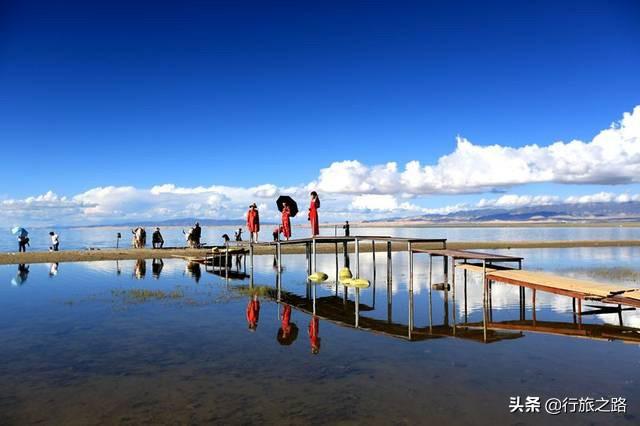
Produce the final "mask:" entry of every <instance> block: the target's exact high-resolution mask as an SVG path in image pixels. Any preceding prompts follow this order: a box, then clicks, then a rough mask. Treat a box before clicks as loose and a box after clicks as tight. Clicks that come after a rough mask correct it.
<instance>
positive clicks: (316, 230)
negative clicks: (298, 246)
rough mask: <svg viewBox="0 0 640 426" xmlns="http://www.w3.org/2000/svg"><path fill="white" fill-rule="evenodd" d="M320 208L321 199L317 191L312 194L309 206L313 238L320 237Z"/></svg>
mask: <svg viewBox="0 0 640 426" xmlns="http://www.w3.org/2000/svg"><path fill="white" fill-rule="evenodd" d="M319 208H320V198H318V193H317V192H316V191H312V192H311V204H310V205H309V221H310V222H311V236H312V237H315V236H316V235H320V223H319V222H318V209H319Z"/></svg>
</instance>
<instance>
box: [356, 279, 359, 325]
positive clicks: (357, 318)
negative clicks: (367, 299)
mask: <svg viewBox="0 0 640 426" xmlns="http://www.w3.org/2000/svg"><path fill="white" fill-rule="evenodd" d="M359 322H360V289H359V288H358V287H356V328H358V326H359Z"/></svg>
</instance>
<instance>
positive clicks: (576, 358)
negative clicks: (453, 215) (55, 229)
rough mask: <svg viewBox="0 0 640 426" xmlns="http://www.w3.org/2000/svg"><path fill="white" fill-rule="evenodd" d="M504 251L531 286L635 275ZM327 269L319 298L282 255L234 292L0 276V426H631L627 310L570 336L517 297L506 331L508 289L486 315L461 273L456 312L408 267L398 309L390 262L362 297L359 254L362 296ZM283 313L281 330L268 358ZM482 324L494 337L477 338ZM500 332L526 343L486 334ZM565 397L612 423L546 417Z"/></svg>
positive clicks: (94, 277) (190, 275)
mask: <svg viewBox="0 0 640 426" xmlns="http://www.w3.org/2000/svg"><path fill="white" fill-rule="evenodd" d="M502 252H508V253H510V254H516V255H521V256H524V257H525V267H526V268H529V269H542V270H547V271H555V272H557V273H561V274H564V275H570V276H576V277H587V278H594V279H603V276H606V277H607V279H608V280H609V281H614V282H619V283H621V284H622V285H626V286H634V285H635V286H637V281H638V277H639V276H640V267H638V263H637V259H638V258H639V257H640V249H638V248H604V249H603V248H588V249H544V250H540V249H527V250H512V251H502ZM335 262H336V258H335V256H334V255H318V269H319V270H323V271H325V272H327V273H328V274H329V281H327V282H326V283H325V284H322V285H318V286H315V287H311V286H310V285H308V284H307V281H306V279H305V278H306V275H307V273H306V260H305V257H304V255H286V256H284V260H283V265H284V269H283V271H282V273H281V274H280V276H279V278H278V274H277V268H275V269H274V267H273V258H272V257H271V256H256V257H255V262H254V269H253V271H251V268H250V265H247V270H246V273H247V274H251V273H252V272H253V273H252V274H251V277H245V278H244V279H241V278H242V277H243V273H242V272H243V271H242V269H243V268H242V266H240V269H241V271H240V272H233V273H232V274H231V275H230V276H229V279H226V278H225V276H224V275H225V274H224V273H223V276H219V275H216V274H214V273H212V272H209V271H207V270H206V268H205V267H204V266H199V265H187V264H186V263H185V262H184V261H182V260H164V262H163V263H162V264H160V262H159V261H156V262H155V263H154V262H153V261H151V260H147V261H137V262H136V261H121V262H115V261H109V262H90V263H61V264H59V265H49V264H34V265H29V266H27V265H24V266H18V265H5V266H0V335H2V337H3V339H2V344H1V345H0V359H1V360H2V363H0V424H3V425H12V424H16V425H24V424H34V423H44V424H65V425H73V424H78V425H89V424H104V423H109V424H114V423H123V424H147V423H150V424H196V423H216V424H248V423H269V424H272V423H277V424H283V423H284V424H320V423H322V424H324V423H339V424H363V423H367V424H369V423H370V424H426V423H436V424H437V423H446V424H465V425H467V424H493V425H495V424H541V423H544V424H547V423H548V424H607V425H609V424H625V425H631V424H638V423H639V422H640V386H638V385H639V383H640V345H639V344H638V342H639V341H640V334H638V330H637V328H640V315H639V314H638V313H637V312H636V311H624V312H622V314H621V315H619V314H618V313H603V312H598V311H595V310H596V309H597V308H595V307H591V306H587V305H593V306H596V305H598V304H597V303H595V302H594V303H588V304H586V305H584V306H583V310H585V311H595V312H594V313H593V314H592V315H583V316H582V317H581V324H580V320H576V318H575V316H574V314H573V311H572V304H571V299H569V298H566V297H561V296H554V295H551V294H545V293H541V292H538V295H537V300H536V321H537V322H536V324H535V325H534V324H533V323H532V321H531V320H532V317H533V312H532V308H531V294H530V293H529V292H527V295H526V309H525V312H524V321H520V319H521V311H520V300H519V292H518V289H517V288H516V287H512V286H507V285H504V284H499V283H498V284H494V286H493V290H492V309H491V312H486V311H485V310H484V309H483V304H482V289H481V285H480V280H479V279H478V277H475V276H473V274H469V278H468V282H467V291H466V297H465V292H464V285H463V281H462V273H461V272H462V271H459V272H458V275H457V279H456V283H457V287H456V300H455V302H454V300H453V299H452V292H451V291H449V292H447V293H446V297H445V293H444V292H443V291H436V290H432V291H429V285H428V281H427V280H428V270H427V264H426V259H425V258H424V257H422V256H416V263H415V271H414V284H413V293H412V294H410V293H409V292H408V284H407V283H408V279H407V256H406V254H405V253H400V252H398V253H393V255H392V272H391V275H390V277H391V280H389V281H388V280H387V267H386V259H385V256H378V258H377V262H376V265H375V266H376V267H375V280H374V265H373V262H372V256H371V254H370V253H364V254H362V255H361V259H360V275H361V276H363V277H365V278H367V279H370V280H374V281H373V285H372V286H371V287H369V288H367V289H363V290H360V291H359V293H358V294H357V295H356V294H354V290H353V289H349V290H347V292H346V294H345V288H344V287H343V286H336V285H335V282H334V281H333V280H334V279H335V267H336V263H335ZM338 262H339V266H340V267H342V264H343V258H342V255H340V256H339V260H338ZM354 263H355V259H354V258H353V255H352V256H351V257H350V264H351V266H352V269H353V268H354ZM435 265H436V266H438V267H436V268H434V280H435V281H436V282H440V281H442V279H443V278H442V274H441V263H440V262H437V263H436V264H435ZM278 283H280V286H279V288H280V292H278ZM314 288H315V292H314ZM252 294H257V295H258V299H259V301H260V309H259V316H258V319H257V327H256V329H255V331H251V330H250V328H249V323H248V320H247V306H248V303H249V301H250V299H251V297H252ZM356 297H358V299H359V305H358V317H356V314H355V307H356V304H355V302H354V300H355V298H356ZM278 298H279V299H280V300H279V301H278ZM314 300H315V309H316V317H315V318H317V319H318V323H317V328H316V329H317V330H318V332H317V333H316V332H313V329H314V327H312V333H311V336H310V334H309V326H310V324H312V325H313V324H314V323H315V321H314V314H313V309H314ZM465 300H466V303H465ZM410 301H412V302H413V303H412V304H411V303H410ZM287 305H289V306H292V307H293V309H292V314H291V323H294V324H295V326H290V327H291V328H290V330H289V331H290V333H289V336H288V337H286V338H281V339H280V341H279V328H281V326H282V321H281V318H280V315H281V314H282V313H283V312H284V311H285V309H287V308H286V306H287ZM410 306H411V307H412V308H411V309H410ZM430 306H431V308H430ZM252 312H254V313H255V309H254V310H253V311H252ZM411 312H413V329H410V327H408V323H409V321H410V313H411ZM485 315H486V316H490V317H491V321H492V323H493V325H495V327H496V328H491V329H488V330H487V337H486V339H485V336H484V330H483V327H482V322H483V317H485ZM250 318H251V319H253V318H252V317H250ZM508 321H520V324H522V329H523V330H524V331H523V330H518V329H500V324H508V323H507V322H508ZM454 323H455V324H456V325H457V327H455V328H454V327H453V324H454ZM465 323H466V324H465ZM356 324H357V327H356ZM621 324H622V326H621ZM296 330H297V331H296ZM454 330H455V335H454ZM567 334H578V335H580V334H584V335H583V336H569V335H567ZM281 337H282V336H281ZM314 347H315V348H316V350H312V349H313V348H314ZM318 347H319V349H318ZM314 351H316V352H317V353H316V354H314V353H313V352H314ZM517 396H519V397H520V398H521V399H522V401H523V402H524V400H525V398H526V397H527V396H530V397H540V398H541V402H542V404H543V406H542V408H541V411H543V412H540V413H515V414H512V413H510V409H509V403H510V398H511V397H517ZM580 397H589V398H594V399H596V400H597V399H600V398H604V399H608V400H611V398H618V397H621V398H625V399H626V413H615V414H613V413H602V412H601V413H589V414H575V413H574V414H569V413H563V414H559V415H556V416H552V415H549V414H546V413H544V403H545V401H546V400H547V399H549V398H559V399H561V400H562V399H563V398H580ZM619 407H620V405H618V408H619ZM609 408H610V405H609Z"/></svg>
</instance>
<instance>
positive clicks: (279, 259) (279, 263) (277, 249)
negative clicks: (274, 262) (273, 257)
mask: <svg viewBox="0 0 640 426" xmlns="http://www.w3.org/2000/svg"><path fill="white" fill-rule="evenodd" d="M276 253H277V256H278V270H279V271H281V270H282V247H280V241H278V242H277V243H276Z"/></svg>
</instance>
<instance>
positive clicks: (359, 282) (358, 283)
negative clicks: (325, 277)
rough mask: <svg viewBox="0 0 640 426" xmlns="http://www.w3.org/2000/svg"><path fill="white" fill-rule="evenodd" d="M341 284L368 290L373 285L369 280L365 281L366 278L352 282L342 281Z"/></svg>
mask: <svg viewBox="0 0 640 426" xmlns="http://www.w3.org/2000/svg"><path fill="white" fill-rule="evenodd" d="M341 282H342V284H344V285H346V286H347V287H356V288H368V287H369V286H370V285H371V283H370V282H369V280H365V279H364V278H352V279H350V280H347V281H341Z"/></svg>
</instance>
